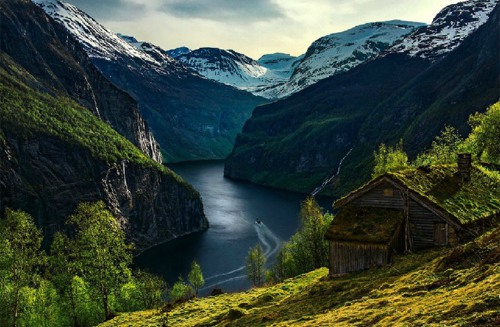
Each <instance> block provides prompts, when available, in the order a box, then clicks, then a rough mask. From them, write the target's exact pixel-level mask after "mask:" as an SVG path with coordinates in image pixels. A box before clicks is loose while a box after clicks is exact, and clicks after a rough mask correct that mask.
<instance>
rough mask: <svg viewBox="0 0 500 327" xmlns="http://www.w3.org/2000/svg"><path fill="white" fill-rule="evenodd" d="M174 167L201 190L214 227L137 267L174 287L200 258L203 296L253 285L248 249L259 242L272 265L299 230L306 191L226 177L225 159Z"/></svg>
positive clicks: (142, 259) (152, 253)
mask: <svg viewBox="0 0 500 327" xmlns="http://www.w3.org/2000/svg"><path fill="white" fill-rule="evenodd" d="M170 168H171V169H172V170H174V171H175V172H176V173H177V174H179V175H180V176H182V177H183V178H184V179H185V180H186V181H188V182H189V183H191V185H193V186H194V187H195V188H196V189H197V190H198V191H199V192H200V194H201V196H202V200H203V205H204V209H205V214H206V216H207V218H208V220H209V222H210V228H209V229H208V230H207V231H205V232H201V233H195V234H191V235H188V236H185V237H182V238H179V239H176V240H173V241H171V242H168V243H166V244H163V245H159V246H156V247H154V248H152V249H149V250H148V251H146V252H144V253H143V254H141V255H140V256H138V257H137V258H136V259H135V263H136V265H137V266H139V267H141V268H146V269H148V270H150V271H151V272H154V273H157V274H160V275H162V276H163V277H164V278H165V279H166V280H167V282H168V283H169V284H170V285H172V284H173V283H174V282H175V281H176V280H177V278H178V276H179V275H182V277H183V278H184V279H185V278H186V276H187V274H188V272H189V268H190V264H191V262H192V261H193V260H196V261H197V262H198V263H199V264H200V265H201V268H202V270H203V275H204V277H205V286H204V288H203V289H202V290H201V292H200V295H206V294H208V293H209V292H210V291H211V290H212V289H213V288H222V290H223V291H224V292H233V291H240V290H245V289H248V288H250V286H251V283H250V282H249V281H248V280H247V279H246V276H245V270H244V265H245V257H246V255H247V253H248V250H249V249H250V248H251V247H253V246H255V245H256V244H257V243H259V242H260V244H261V245H262V247H263V249H264V251H265V253H266V256H267V257H268V264H270V263H272V261H273V260H274V258H275V256H276V253H277V252H278V251H279V248H280V245H281V243H282V242H283V241H286V240H288V239H289V238H290V236H291V235H293V234H294V233H295V231H296V230H297V227H298V225H299V218H298V213H299V210H300V202H301V201H302V200H303V199H304V198H305V195H301V194H296V193H290V192H283V191H277V190H273V189H269V188H265V187H259V186H256V185H252V184H247V183H242V182H237V181H233V180H230V179H227V178H224V176H223V171H224V162H223V161H209V162H194V163H183V164H174V165H171V166H170ZM320 202H321V204H322V205H323V206H324V207H325V208H327V207H328V208H329V206H330V204H331V201H330V200H327V199H323V200H322V201H320ZM256 219H260V220H261V221H262V223H261V224H257V223H256Z"/></svg>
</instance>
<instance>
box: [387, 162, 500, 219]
mask: <svg viewBox="0 0 500 327" xmlns="http://www.w3.org/2000/svg"><path fill="white" fill-rule="evenodd" d="M388 175H389V176H390V177H392V178H393V179H395V180H397V181H400V182H401V183H403V184H404V185H405V186H406V187H408V188H409V189H411V190H412V191H414V192H416V193H418V195H420V196H421V197H423V198H425V199H427V200H429V201H430V202H432V203H433V204H435V205H438V206H439V207H441V208H442V209H444V210H445V211H446V212H448V213H449V214H451V215H453V216H454V217H456V218H457V219H458V220H459V221H460V223H462V224H467V223H470V222H473V221H475V220H478V219H482V218H486V217H489V216H492V215H494V214H496V213H499V212H500V174H499V173H498V171H495V170H490V169H487V168H486V167H483V166H478V165H477V166H473V167H472V172H471V180H470V182H463V181H462V179H461V178H460V176H459V175H458V171H457V167H456V165H438V166H430V167H425V168H416V169H408V170H404V171H400V172H395V173H388Z"/></svg>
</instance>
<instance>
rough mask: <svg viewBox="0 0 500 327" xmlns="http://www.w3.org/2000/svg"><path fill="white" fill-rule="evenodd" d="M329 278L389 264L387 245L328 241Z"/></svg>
mask: <svg viewBox="0 0 500 327" xmlns="http://www.w3.org/2000/svg"><path fill="white" fill-rule="evenodd" d="M329 243H330V256H329V258H330V276H334V275H341V274H347V273H350V272H354V271H360V270H364V269H368V268H371V267H375V266H383V265H386V264H388V263H390V260H391V256H390V251H389V247H388V245H383V244H370V243H358V242H340V241H329Z"/></svg>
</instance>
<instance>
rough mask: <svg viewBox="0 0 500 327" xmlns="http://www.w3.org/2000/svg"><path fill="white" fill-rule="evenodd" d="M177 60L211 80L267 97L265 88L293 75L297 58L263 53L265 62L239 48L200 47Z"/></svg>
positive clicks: (284, 80) (281, 82) (282, 81)
mask: <svg viewBox="0 0 500 327" xmlns="http://www.w3.org/2000/svg"><path fill="white" fill-rule="evenodd" d="M176 50H177V52H178V51H179V49H176ZM266 58H267V59H266ZM176 59H177V60H178V61H179V62H181V63H182V64H183V65H185V66H186V67H189V68H191V69H193V70H195V71H196V72H198V73H199V74H200V75H203V76H205V77H206V78H208V79H212V80H215V81H218V82H221V83H224V84H227V85H231V86H234V87H237V88H239V89H241V90H245V91H249V92H251V93H253V94H256V95H262V96H264V97H266V93H265V92H263V90H266V89H268V88H270V87H274V86H276V85H280V84H283V83H285V82H286V81H287V80H288V79H289V78H290V76H291V74H292V71H293V70H292V65H293V63H294V62H295V61H296V60H297V58H295V57H292V56H289V55H284V54H275V55H267V57H266V56H264V60H263V61H260V60H259V61H255V60H254V59H252V58H250V57H247V56H245V55H244V54H241V53H238V52H236V51H233V50H223V49H218V48H200V49H197V50H194V51H190V52H187V53H184V54H180V55H178V56H176ZM261 59H262V58H261Z"/></svg>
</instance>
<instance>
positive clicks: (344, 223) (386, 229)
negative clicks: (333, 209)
mask: <svg viewBox="0 0 500 327" xmlns="http://www.w3.org/2000/svg"><path fill="white" fill-rule="evenodd" d="M403 218H404V215H403V211H401V210H394V209H382V208H358V207H354V206H345V207H343V208H342V210H340V211H339V213H338V214H337V215H335V219H333V221H332V224H331V225H330V227H329V228H328V231H327V232H326V235H325V237H326V238H327V239H330V240H335V241H350V242H352V241H354V242H365V243H380V244H389V242H390V241H391V239H392V236H393V235H394V232H395V231H396V229H397V228H398V226H399V225H400V224H401V222H402V221H403Z"/></svg>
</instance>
